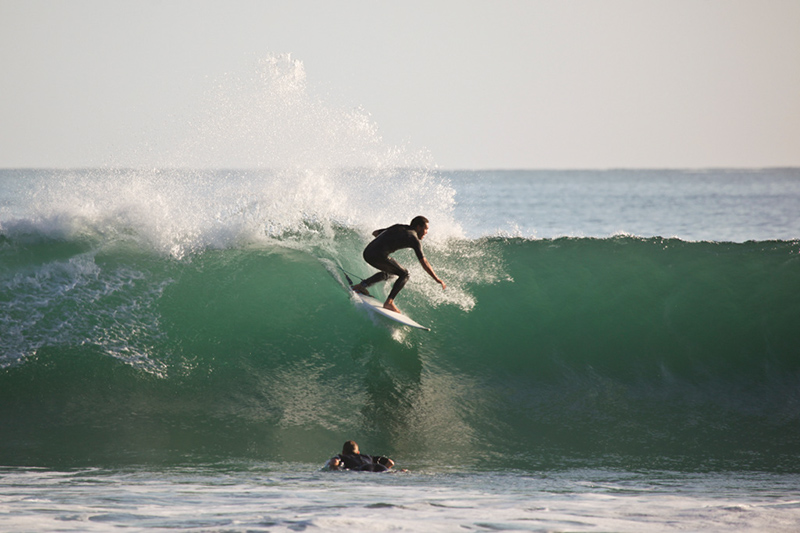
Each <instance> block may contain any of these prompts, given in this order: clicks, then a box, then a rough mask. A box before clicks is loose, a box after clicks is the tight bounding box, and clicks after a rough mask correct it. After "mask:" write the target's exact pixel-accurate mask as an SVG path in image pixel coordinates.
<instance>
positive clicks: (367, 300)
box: [351, 291, 431, 331]
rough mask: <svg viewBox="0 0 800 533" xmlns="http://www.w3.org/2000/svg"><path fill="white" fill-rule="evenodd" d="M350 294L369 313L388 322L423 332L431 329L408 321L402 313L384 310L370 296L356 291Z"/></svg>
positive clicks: (379, 302) (380, 303)
mask: <svg viewBox="0 0 800 533" xmlns="http://www.w3.org/2000/svg"><path fill="white" fill-rule="evenodd" d="M351 292H352V293H353V294H355V295H356V297H357V298H358V299H359V300H361V301H362V302H363V303H364V305H366V306H368V307H369V308H370V310H371V311H375V312H376V313H378V314H380V315H383V316H385V317H386V318H388V319H390V320H394V321H395V322H399V323H400V324H403V325H404V326H409V327H412V328H417V329H424V330H425V331H430V330H431V328H426V327H425V326H423V325H422V324H419V323H417V322H415V321H414V320H412V319H410V318H409V317H407V316H406V315H404V314H402V313H395V312H394V311H390V310H388V309H385V308H384V307H383V302H381V301H379V300H376V299H375V298H373V297H372V296H367V295H366V294H361V293H358V292H356V291H351Z"/></svg>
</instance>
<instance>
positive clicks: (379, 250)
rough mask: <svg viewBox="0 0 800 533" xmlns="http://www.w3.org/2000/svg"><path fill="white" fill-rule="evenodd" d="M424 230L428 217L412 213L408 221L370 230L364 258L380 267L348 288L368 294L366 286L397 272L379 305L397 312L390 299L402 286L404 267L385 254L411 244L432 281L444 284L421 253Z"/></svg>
mask: <svg viewBox="0 0 800 533" xmlns="http://www.w3.org/2000/svg"><path fill="white" fill-rule="evenodd" d="M427 233H428V219H427V218H425V217H423V216H418V217H414V219H413V220H412V221H411V224H409V225H405V224H395V225H394V226H390V227H388V228H384V229H377V230H375V231H373V232H372V235H373V237H375V239H373V240H372V242H370V243H369V244H368V245H367V247H366V248H365V249H364V260H365V261H366V262H367V263H369V264H370V265H372V266H373V267H375V268H377V269H378V270H380V272H378V273H377V274H375V275H374V276H372V277H370V278H367V279H365V280H363V281H362V282H361V283H358V284H356V285H353V287H352V289H353V290H354V291H356V292H358V293H361V294H365V295H367V296H369V291H367V287H369V286H370V285H374V284H375V283H378V282H379V281H386V280H388V279H389V277H390V276H397V281H395V282H394V286H393V287H392V290H391V292H390V293H389V297H388V298H386V301H385V302H384V304H383V307H384V308H385V309H388V310H390V311H394V312H395V313H400V310H399V309H398V308H397V306H396V305H394V299H395V298H397V294H398V293H399V292H400V291H401V290H402V288H403V287H404V286H405V284H406V282H407V281H408V277H409V274H408V270H406V269H405V268H403V267H401V266H400V264H399V263H398V262H397V261H395V260H394V259H392V258H391V257H389V254H391V253H394V252H396V251H397V250H401V249H403V248H411V249H412V250H414V252H415V253H416V254H417V259H419V262H420V264H421V265H422V268H424V269H425V272H427V273H428V274H430V276H431V277H432V278H433V279H434V280H435V281H436V283H438V284H439V285H441V286H442V289H444V288H446V287H447V285H445V284H444V281H442V280H441V279H439V277H438V276H437V275H436V273H435V272H434V271H433V268H432V267H431V264H430V263H429V262H428V260H427V259H426V258H425V255H424V254H423V253H422V243H421V242H420V241H422V239H423V238H424V237H425V235H426V234H427Z"/></svg>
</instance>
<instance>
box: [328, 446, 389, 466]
mask: <svg viewBox="0 0 800 533" xmlns="http://www.w3.org/2000/svg"><path fill="white" fill-rule="evenodd" d="M393 466H394V461H392V460H391V459H389V458H388V457H384V456H382V455H381V456H379V457H373V456H372V455H367V454H365V453H360V452H359V450H358V444H356V441H354V440H349V441H347V442H345V443H344V446H342V453H340V454H339V455H337V456H335V457H332V458H331V460H330V461H328V469H329V470H357V471H359V472H386V471H387V470H389V469H390V468H392V467H393Z"/></svg>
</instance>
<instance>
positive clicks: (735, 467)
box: [0, 56, 800, 532]
mask: <svg viewBox="0 0 800 533" xmlns="http://www.w3.org/2000/svg"><path fill="white" fill-rule="evenodd" d="M214 86H215V87H216V89H215V90H214V91H213V92H212V93H211V94H209V95H208V99H207V102H205V103H204V104H203V105H202V109H200V110H199V111H198V113H197V116H195V117H192V120H190V121H187V123H191V125H192V129H193V133H191V134H188V136H187V137H186V138H184V139H176V140H175V142H174V143H173V144H171V145H169V146H160V145H157V143H155V141H152V143H151V144H150V145H148V146H145V147H144V148H142V149H141V151H139V152H136V153H133V154H122V153H120V154H118V155H116V156H115V157H118V158H119V159H115V160H113V161H109V162H107V164H103V165H99V168H95V169H64V170H41V169H39V170H26V169H5V170H0V531H110V530H119V529H125V530H128V531H174V530H184V531H302V530H306V529H308V530H315V529H316V530H325V531H381V530H406V531H454V530H462V529H467V530H475V531H487V530H489V531H502V530H527V531H623V532H627V531H630V532H656V531H678V530H680V531H687V530H688V531H726V532H727V531H759V532H760V531H787V532H788V531H796V530H797V524H798V523H800V489H798V487H800V462H799V459H800V357H798V346H800V328H798V319H800V240H799V239H800V218H799V217H798V214H797V206H798V205H800V169H761V170H748V171H742V170H724V169H721V170H699V171H687V170H588V171H502V172H500V171H498V172H489V171H468V170H467V171H442V170H439V169H437V167H436V164H435V161H434V159H433V157H432V155H431V154H427V153H425V152H424V151H414V150H412V149H410V148H409V147H403V146H401V147H397V146H388V145H387V144H386V143H385V142H384V141H383V140H382V138H381V135H380V128H379V127H378V125H377V124H375V123H374V122H373V121H372V120H371V119H370V117H369V115H368V114H366V113H365V112H364V111H363V110H360V109H355V110H353V109H347V108H345V109H343V108H341V107H337V106H336V105H334V104H331V103H330V102H329V101H328V100H326V99H325V98H323V97H321V96H320V95H319V94H317V93H314V91H313V87H312V85H311V84H309V83H308V82H307V80H306V77H305V71H304V68H303V65H302V63H301V62H298V61H296V60H292V59H291V58H290V57H285V56H279V57H268V58H266V59H265V60H264V61H262V62H261V63H259V66H258V69H256V71H255V72H254V73H253V75H252V76H249V77H245V78H235V77H230V78H226V79H224V80H219V82H218V83H215V84H214ZM153 138H154V139H155V138H157V137H153ZM137 158H138V164H136V165H134V164H126V161H129V160H137ZM143 160H144V161H145V162H144V163H142V161H143ZM221 161H222V163H221ZM227 162H229V163H230V164H224V163H227ZM197 168H212V169H214V170H191V169H197ZM226 168H240V169H242V168H244V169H250V170H225V169H226ZM419 214H422V215H425V216H427V217H428V218H429V219H430V232H429V234H428V236H427V237H426V238H425V241H424V248H425V252H426V255H427V257H428V258H429V259H430V261H431V263H432V265H433V267H434V268H435V270H436V272H437V273H438V274H439V275H440V276H441V277H442V278H443V279H444V280H445V281H446V282H447V290H444V291H443V290H441V288H440V287H439V285H437V284H436V283H434V282H433V281H432V280H431V279H429V278H428V277H427V275H426V274H425V273H424V272H423V271H422V269H421V268H420V267H419V265H418V264H416V261H415V258H414V257H413V255H412V254H411V253H410V251H408V250H405V251H400V252H398V253H397V254H396V258H397V259H398V260H399V261H400V262H401V263H402V264H404V265H406V266H408V267H409V269H410V270H411V273H412V278H411V280H410V282H409V283H408V285H407V286H406V288H405V289H404V290H403V292H402V293H401V295H400V297H399V298H398V300H397V303H398V305H399V306H400V308H401V309H403V310H404V311H405V312H406V313H408V314H409V315H410V316H412V317H413V318H414V319H416V320H418V321H419V322H421V323H423V324H425V325H427V326H430V327H431V329H432V331H431V332H429V333H428V332H423V331H416V330H413V331H412V330H408V329H406V328H403V327H401V326H397V325H394V324H392V323H387V322H385V321H383V320H382V319H381V318H380V317H376V316H373V315H371V314H370V313H369V312H368V311H367V310H366V309H363V308H361V307H359V305H357V304H356V302H355V301H354V299H351V298H350V297H349V294H348V291H347V288H346V278H345V273H346V275H347V276H350V277H351V278H361V277H366V276H368V275H370V274H372V272H373V270H372V269H371V268H369V267H368V266H367V265H366V264H365V263H364V262H363V260H362V259H361V251H362V250H363V248H364V246H365V245H366V243H367V242H368V241H369V239H370V233H371V231H372V230H374V229H377V228H381V227H385V226H387V225H389V224H392V223H396V222H407V221H410V219H411V218H412V217H413V216H415V215H419ZM385 291H386V287H379V286H376V287H375V288H374V292H376V293H379V294H381V293H382V294H385ZM350 439H353V440H356V441H357V442H358V443H359V444H360V446H361V449H362V450H363V451H365V452H366V453H373V454H385V455H388V456H390V457H392V458H393V459H394V460H395V461H396V464H397V467H396V472H393V473H388V474H370V473H353V472H326V471H322V469H321V467H322V465H323V464H324V463H325V461H326V460H327V459H328V458H330V457H331V456H333V455H334V454H336V453H338V452H339V451H340V450H341V447H342V443H343V442H344V441H346V440H350Z"/></svg>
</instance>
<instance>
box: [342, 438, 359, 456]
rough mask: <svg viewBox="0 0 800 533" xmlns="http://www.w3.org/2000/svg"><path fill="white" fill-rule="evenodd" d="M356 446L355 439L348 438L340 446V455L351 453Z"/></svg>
mask: <svg viewBox="0 0 800 533" xmlns="http://www.w3.org/2000/svg"><path fill="white" fill-rule="evenodd" d="M356 448H358V444H356V441H354V440H349V441H347V442H345V443H344V446H342V455H353V454H354V453H355V452H356Z"/></svg>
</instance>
